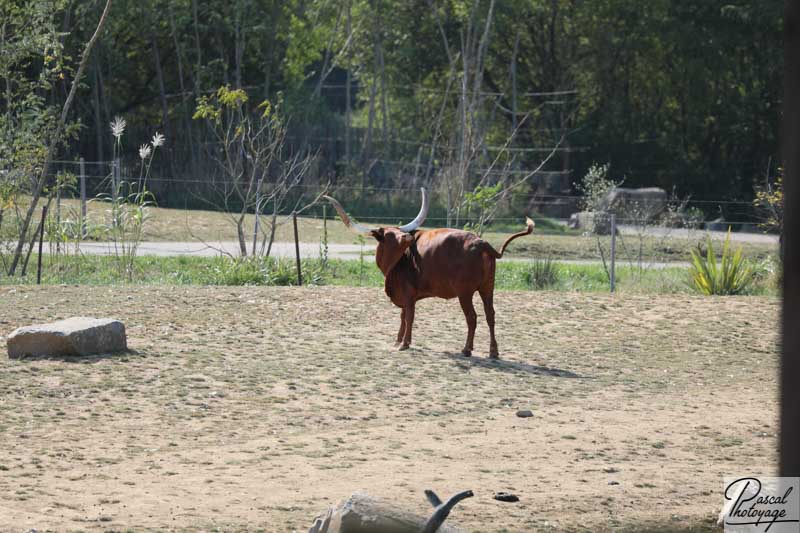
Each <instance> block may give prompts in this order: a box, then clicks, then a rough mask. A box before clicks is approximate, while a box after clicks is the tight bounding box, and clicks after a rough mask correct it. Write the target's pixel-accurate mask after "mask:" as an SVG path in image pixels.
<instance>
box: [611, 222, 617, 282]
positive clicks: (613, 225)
mask: <svg viewBox="0 0 800 533" xmlns="http://www.w3.org/2000/svg"><path fill="white" fill-rule="evenodd" d="M616 257H617V215H615V214H614V213H612V214H611V292H614V288H615V285H616V275H615V274H616V272H615V269H614V266H615V262H616Z"/></svg>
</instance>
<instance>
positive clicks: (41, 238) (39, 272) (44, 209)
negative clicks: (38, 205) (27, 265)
mask: <svg viewBox="0 0 800 533" xmlns="http://www.w3.org/2000/svg"><path fill="white" fill-rule="evenodd" d="M46 217H47V206H46V205H43V206H42V222H41V224H39V257H38V259H37V265H36V284H37V285H41V283H42V241H44V219H45V218H46Z"/></svg>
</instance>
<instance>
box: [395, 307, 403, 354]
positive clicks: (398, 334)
mask: <svg viewBox="0 0 800 533" xmlns="http://www.w3.org/2000/svg"><path fill="white" fill-rule="evenodd" d="M405 330H406V310H405V308H403V309H401V310H400V331H398V332H397V341H396V342H395V343H394V345H395V346H400V343H401V342H403V333H405Z"/></svg>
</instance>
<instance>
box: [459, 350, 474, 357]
mask: <svg viewBox="0 0 800 533" xmlns="http://www.w3.org/2000/svg"><path fill="white" fill-rule="evenodd" d="M461 355H463V356H464V357H472V350H467V349H466V348H464V349H463V350H461Z"/></svg>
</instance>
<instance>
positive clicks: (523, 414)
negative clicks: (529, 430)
mask: <svg viewBox="0 0 800 533" xmlns="http://www.w3.org/2000/svg"><path fill="white" fill-rule="evenodd" d="M517 416H518V417H520V418H530V417H532V416H533V411H531V410H530V409H520V410H519V411H517Z"/></svg>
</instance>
